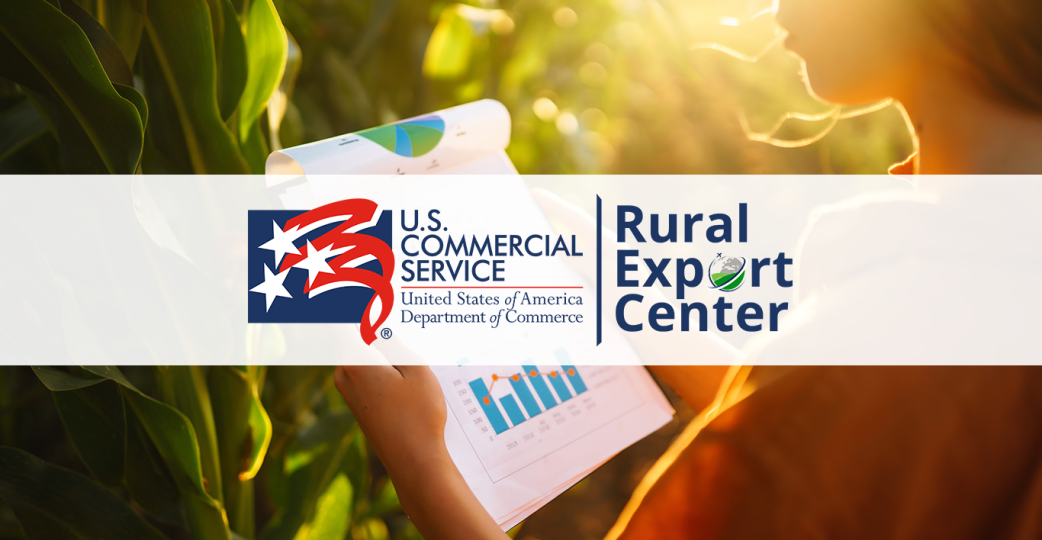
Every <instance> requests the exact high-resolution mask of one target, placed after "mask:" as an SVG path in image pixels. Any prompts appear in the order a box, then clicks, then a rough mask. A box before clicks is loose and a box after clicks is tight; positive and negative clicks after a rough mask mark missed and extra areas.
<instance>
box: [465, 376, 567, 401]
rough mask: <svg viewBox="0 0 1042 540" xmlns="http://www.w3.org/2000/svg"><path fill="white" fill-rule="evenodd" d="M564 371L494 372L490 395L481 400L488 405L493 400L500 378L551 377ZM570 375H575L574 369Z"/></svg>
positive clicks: (489, 389) (516, 379)
mask: <svg viewBox="0 0 1042 540" xmlns="http://www.w3.org/2000/svg"><path fill="white" fill-rule="evenodd" d="M563 373H564V372H561V371H557V370H554V371H548V372H546V373H543V372H540V371H536V370H534V369H533V370H529V371H528V372H527V373H524V372H522V373H515V374H513V375H496V374H495V373H493V374H492V384H490V385H488V395H486V396H485V397H483V398H481V401H482V403H484V404H485V405H488V404H489V403H491V402H492V399H491V398H492V388H494V387H495V386H496V382H497V381H499V380H500V379H514V380H515V381H519V380H521V377H538V376H540V375H549V376H550V377H557V376H558V375H562V374H563ZM568 375H575V370H574V369H568Z"/></svg>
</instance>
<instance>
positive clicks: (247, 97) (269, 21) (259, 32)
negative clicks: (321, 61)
mask: <svg viewBox="0 0 1042 540" xmlns="http://www.w3.org/2000/svg"><path fill="white" fill-rule="evenodd" d="M249 10H250V11H249V14H248V15H247V18H246V51H247V55H248V56H249V71H248V76H247V79H246V89H245V91H243V94H242V101H240V103H239V133H238V135H239V140H246V139H247V137H248V136H249V134H250V130H251V129H253V126H254V125H255V124H256V123H257V119H258V118H259V117H260V114H261V112H263V111H264V108H265V107H266V106H267V104H268V98H269V97H271V94H272V92H274V91H275V87H276V86H278V84H279V81H280V80H281V79H282V73H283V71H284V70H285V67H286V48H287V47H288V44H287V39H286V29H285V28H284V27H283V26H282V20H281V19H280V18H279V14H278V12H277V11H276V10H275V4H273V3H272V2H271V0H254V1H253V2H251V3H250V8H249ZM265 157H267V156H265Z"/></svg>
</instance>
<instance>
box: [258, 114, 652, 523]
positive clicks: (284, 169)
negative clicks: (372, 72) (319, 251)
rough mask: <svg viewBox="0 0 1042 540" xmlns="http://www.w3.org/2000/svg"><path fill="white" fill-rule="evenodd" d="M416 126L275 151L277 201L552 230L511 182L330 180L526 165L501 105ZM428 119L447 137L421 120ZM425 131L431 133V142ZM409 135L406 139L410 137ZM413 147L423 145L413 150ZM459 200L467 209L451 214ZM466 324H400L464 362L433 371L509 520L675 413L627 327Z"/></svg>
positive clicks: (459, 449)
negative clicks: (393, 206) (357, 205)
mask: <svg viewBox="0 0 1042 540" xmlns="http://www.w3.org/2000/svg"><path fill="white" fill-rule="evenodd" d="M409 122H413V125H414V126H419V127H418V128H411V129H413V130H414V131H416V132H418V133H419V135H418V136H415V137H412V136H411V135H410V134H409V133H406V132H405V130H402V131H395V132H394V136H396V137H399V138H398V139H397V140H395V139H393V136H392V135H391V133H392V132H391V130H390V129H388V128H386V127H385V128H383V131H381V132H378V133H376V134H375V135H374V132H373V131H372V130H370V131H368V132H366V133H368V135H365V134H363V135H357V134H349V135H345V136H342V137H334V138H332V139H327V140H325V141H319V142H316V143H312V144H308V145H303V146H299V147H296V148H288V149H285V150H282V151H280V152H276V153H274V154H272V156H271V157H270V158H269V159H268V173H269V175H270V176H269V177H268V185H269V186H275V187H273V193H275V197H274V198H275V200H276V202H277V203H279V205H281V206H283V207H288V208H313V207H316V206H318V205H321V204H326V203H328V202H331V201H333V200H337V199H339V198H345V197H348V196H354V197H370V198H372V199H373V200H380V201H383V202H382V203H381V204H387V203H389V202H391V201H396V202H398V203H401V204H405V203H410V202H412V203H415V202H417V199H419V200H422V201H423V202H425V203H427V204H434V203H437V204H438V205H439V208H443V209H444V210H445V211H446V214H447V215H459V216H464V215H466V216H470V218H471V219H473V220H477V221H478V222H480V223H478V224H471V225H473V226H475V227H478V225H482V226H483V225H485V224H487V223H489V222H493V221H494V222H495V223H497V225H502V226H503V227H505V229H510V225H515V228H522V227H527V228H532V227H540V228H542V229H546V231H545V232H547V233H549V232H551V231H550V228H549V224H548V223H547V222H546V220H545V219H544V218H543V217H542V215H541V214H540V213H539V210H538V207H537V206H536V205H535V203H534V201H532V200H531V198H530V197H529V195H528V191H527V188H525V187H524V184H523V183H522V182H520V181H519V180H515V179H510V180H509V181H503V182H495V181H493V182H482V181H481V180H482V179H479V178H478V179H474V180H475V181H474V182H471V181H470V180H467V181H460V182H459V183H460V185H458V186H457V189H456V190H454V193H453V194H451V197H447V196H446V195H445V194H444V193H441V192H440V188H439V187H438V186H434V185H431V184H426V183H423V182H405V183H404V184H403V183H402V182H379V181H365V182H357V181H350V180H345V179H344V178H343V177H340V178H335V177H332V176H325V175H344V174H351V175H363V174H364V175H401V174H408V175H412V174H467V175H475V174H476V175H501V174H509V175H516V174H517V171H516V169H515V168H514V166H513V164H512V163H511V162H510V159H509V158H508V157H507V155H506V153H505V152H504V149H505V148H506V146H507V143H508V142H509V139H510V118H509V115H508V114H507V112H506V109H505V108H504V107H503V106H502V105H501V104H499V103H498V102H495V101H491V100H484V101H479V102H475V103H471V104H467V105H462V106H459V107H454V108H452V109H446V110H444V111H439V112H437V113H433V114H431V115H424V116H421V117H417V119H415V120H407V121H403V123H409ZM430 126H433V127H432V128H431V129H435V131H437V129H441V130H442V133H441V134H440V135H437V134H432V133H431V132H430V131H423V129H421V128H426V127H430ZM403 133H404V134H403ZM424 136H426V137H428V139H427V141H428V142H427V143H424V142H423V141H422V140H421V139H422V137H424ZM410 137H411V139H410V140H408V141H406V142H405V143H404V144H406V146H405V147H403V146H402V144H403V143H402V141H403V138H407V139H408V138H410ZM430 137H433V139H432V138H430ZM434 139H437V144H436V145H435V146H434V147H433V148H431V147H430V143H429V141H431V140H434ZM409 144H412V146H408V145H409ZM424 144H426V146H424ZM414 151H416V152H415V153H419V151H422V155H419V156H411V157H410V155H409V154H410V153H413V152H414ZM309 176H310V178H308V177H309ZM369 180H373V177H370V178H369ZM403 180H404V179H403ZM491 192H495V193H496V194H497V195H496V197H495V198H496V199H497V200H509V201H511V204H510V205H509V211H504V209H503V208H502V207H500V208H499V209H498V210H497V209H495V208H492V209H489V210H488V211H489V212H494V213H493V214H490V215H488V216H482V215H481V214H480V211H478V210H474V208H475V207H476V206H480V205H475V204H472V203H471V202H468V201H469V199H467V198H466V197H463V196H462V194H464V193H469V194H471V198H475V197H476V198H478V199H481V198H482V197H485V198H486V200H487V198H488V197H490V193H491ZM405 199H409V200H405ZM454 205H455V206H460V207H464V208H469V209H470V210H469V211H467V212H464V211H462V210H461V211H460V212H458V213H454V212H453V211H452V210H453V208H454ZM500 222H502V223H500ZM453 227H454V230H460V231H461V232H464V231H467V227H468V224H467V223H466V222H460V221H456V222H454V224H453ZM479 228H480V227H479ZM511 230H512V229H511ZM395 249H397V247H396V248H395ZM517 267H518V270H517V272H518V273H519V274H520V275H523V276H524V277H525V279H527V280H528V281H530V282H532V283H535V282H538V283H543V282H544V281H545V282H546V283H563V282H568V283H573V282H580V281H581V278H580V277H579V276H578V275H577V274H575V273H574V272H573V271H572V270H571V269H570V268H568V266H567V265H566V264H564V263H563V262H561V261H559V260H551V261H550V262H549V263H548V264H544V263H543V261H536V260H532V261H528V260H522V261H519V262H517ZM547 273H550V274H552V275H546V274H547ZM396 279H400V277H397V278H396ZM395 283H396V285H397V286H400V285H401V283H398V282H395ZM526 283H528V282H526ZM528 284H531V283H528ZM586 309H589V306H587V307H586ZM463 331H464V334H459V333H458V332H459V331H456V330H452V331H449V330H444V331H438V332H407V331H404V330H403V331H400V333H399V335H400V337H401V338H402V339H403V341H404V342H405V343H406V344H407V345H408V346H409V347H410V348H412V349H413V351H414V352H416V353H417V354H418V355H420V357H423V358H438V359H440V361H441V363H442V364H445V363H446V362H445V361H444V360H445V358H444V357H446V355H448V356H450V357H451V359H450V360H451V362H457V361H458V364H459V365H456V366H452V365H439V366H434V367H432V370H433V371H434V373H435V375H436V376H437V378H438V380H439V382H440V383H441V385H442V389H443V391H444V393H445V397H446V403H447V404H448V408H449V411H450V413H449V418H448V422H447V424H446V426H445V438H446V443H447V445H448V449H449V453H450V455H451V456H452V458H453V461H454V462H455V463H456V466H457V467H458V468H459V470H460V472H461V473H462V475H463V477H464V478H465V479H466V481H467V483H468V485H469V486H470V487H471V489H472V490H473V491H474V493H475V494H476V495H477V497H478V499H479V500H480V501H481V503H482V505H484V507H485V509H486V510H488V512H489V514H491V515H492V516H493V517H494V518H495V519H496V521H497V523H498V524H499V525H500V526H501V527H502V528H503V530H507V529H509V528H511V527H513V526H515V525H516V524H518V523H520V522H521V521H522V520H524V519H525V518H527V517H528V516H530V515H531V514H532V513H533V512H535V511H536V510H537V509H539V508H540V507H542V506H543V505H545V504H546V503H548V502H549V501H551V500H552V499H553V498H554V497H556V496H558V495H560V494H561V493H563V492H564V491H565V490H567V489H568V488H570V487H572V486H573V485H575V484H576V483H577V482H579V481H580V480H582V478H584V477H585V476H586V475H588V474H589V473H591V472H592V471H593V470H595V469H596V468H597V467H599V466H600V465H601V464H603V463H604V462H605V461H607V460H608V459H610V458H611V457H612V456H614V455H615V454H616V453H618V452H620V451H621V450H623V449H625V448H626V447H628V446H629V445H631V444H633V443H634V442H636V441H638V440H640V439H642V438H643V437H645V436H647V435H649V434H650V433H652V432H654V431H655V430H657V429H658V428H660V427H662V426H663V425H665V424H666V423H667V422H669V421H670V419H671V418H672V416H673V409H672V407H670V405H669V402H668V401H667V400H666V398H665V396H664V395H663V394H662V392H661V390H659V388H658V387H657V386H656V385H655V382H654V380H653V379H652V378H651V376H650V375H649V374H648V372H647V370H646V369H645V368H643V367H640V366H635V365H633V364H639V361H638V360H636V356H635V353H634V352H633V350H632V349H631V348H630V346H629V344H628V342H627V341H626V340H625V338H624V337H623V336H621V334H620V333H619V332H618V331H617V330H611V329H609V331H608V332H607V334H606V336H605V341H604V343H603V344H602V345H601V346H599V347H595V346H593V343H592V340H591V339H589V336H586V335H584V334H582V333H579V332H577V331H575V330H571V329H569V328H568V327H565V326H551V327H544V328H540V329H538V330H532V329H525V328H519V329H517V330H516V331H514V332H506V331H504V332H500V333H499V334H488V333H486V334H484V335H481V336H478V335H474V333H473V332H472V333H471V334H467V333H466V330H465V329H463ZM489 336H493V337H494V339H491V340H490V337H489ZM461 340H466V342H467V344H468V349H469V350H470V351H471V354H470V356H471V358H470V359H467V358H460V357H457V356H453V355H456V354H458V351H459V349H460V347H459V343H460V342H461ZM504 359H516V360H517V361H518V362H519V364H518V365H498V366H495V367H491V366H488V365H485V366H478V365H476V364H479V363H484V362H491V361H494V360H495V361H497V363H499V364H503V360H504ZM451 362H450V363H451ZM576 364H578V365H576ZM591 364H602V365H599V366H593V365H591ZM627 364H629V365H627Z"/></svg>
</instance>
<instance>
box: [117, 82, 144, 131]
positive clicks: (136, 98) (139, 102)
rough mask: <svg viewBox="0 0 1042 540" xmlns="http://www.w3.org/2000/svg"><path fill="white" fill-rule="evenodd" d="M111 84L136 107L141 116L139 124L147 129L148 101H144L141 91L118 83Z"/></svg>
mask: <svg viewBox="0 0 1042 540" xmlns="http://www.w3.org/2000/svg"><path fill="white" fill-rule="evenodd" d="M112 86H113V88H115V89H116V92H119V95H121V96H123V99H126V100H127V101H129V102H131V103H133V104H134V107H137V112H138V115H139V116H140V117H141V125H142V126H145V128H146V129H147V128H148V103H146V102H145V96H142V95H141V92H138V91H137V90H135V89H134V88H133V87H131V86H124V85H122V84H119V83H113V84H112Z"/></svg>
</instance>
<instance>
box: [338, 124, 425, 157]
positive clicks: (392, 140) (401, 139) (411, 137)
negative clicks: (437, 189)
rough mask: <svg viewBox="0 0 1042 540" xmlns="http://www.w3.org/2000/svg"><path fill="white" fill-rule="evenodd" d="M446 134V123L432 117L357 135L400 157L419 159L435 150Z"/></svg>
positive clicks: (360, 132)
mask: <svg viewBox="0 0 1042 540" xmlns="http://www.w3.org/2000/svg"><path fill="white" fill-rule="evenodd" d="M444 133H445V121H444V120H442V119H441V118H440V117H437V116H433V115H432V116H424V117H420V118H416V119H413V120H405V121H403V122H398V123H397V124H390V125H386V126H380V127H378V128H372V129H367V130H365V131H359V132H358V133H356V135H358V136H360V137H365V138H366V139H369V140H370V141H373V142H374V143H376V144H379V145H380V146H382V147H384V148H386V149H387V150H388V151H390V152H394V153H395V154H398V155H399V156H404V157H419V156H422V155H424V154H426V153H428V152H430V151H431V150H434V148H435V147H436V146H438V143H439V142H441V137H442V135H444Z"/></svg>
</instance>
